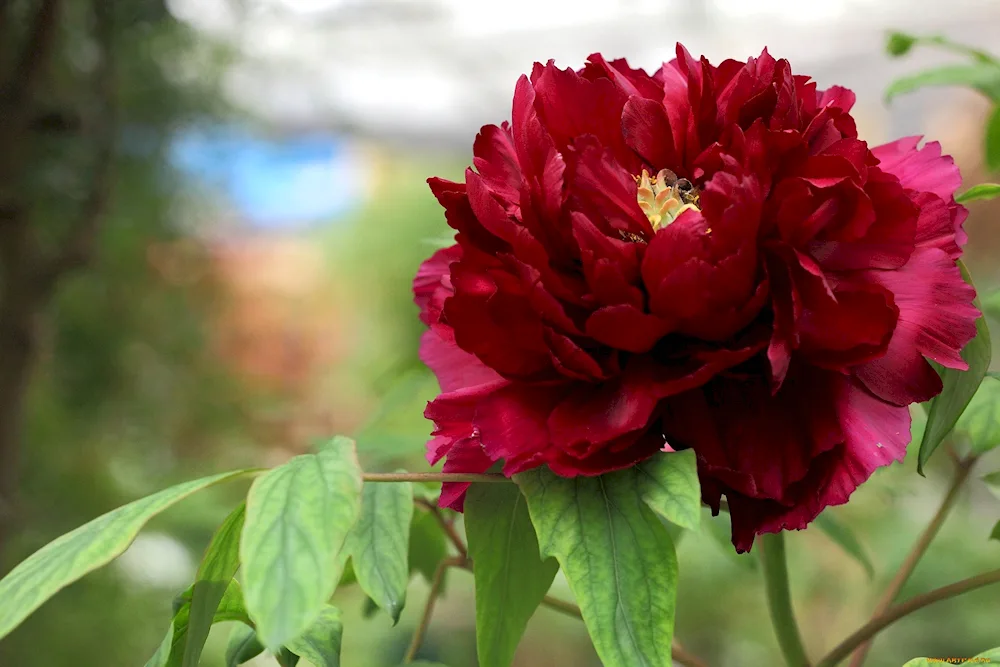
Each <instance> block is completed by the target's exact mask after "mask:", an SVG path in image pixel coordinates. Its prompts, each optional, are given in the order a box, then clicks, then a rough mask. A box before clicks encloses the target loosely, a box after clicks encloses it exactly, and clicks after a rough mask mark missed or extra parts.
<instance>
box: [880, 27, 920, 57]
mask: <svg viewBox="0 0 1000 667" xmlns="http://www.w3.org/2000/svg"><path fill="white" fill-rule="evenodd" d="M916 43H917V39H916V38H915V37H913V36H912V35H907V34H905V33H902V32H894V33H891V34H890V35H889V39H888V41H887V42H886V45H885V50H886V51H887V52H888V53H889V55H891V56H897V57H898V56H903V55H906V54H907V53H909V52H910V49H912V48H913V45H914V44H916Z"/></svg>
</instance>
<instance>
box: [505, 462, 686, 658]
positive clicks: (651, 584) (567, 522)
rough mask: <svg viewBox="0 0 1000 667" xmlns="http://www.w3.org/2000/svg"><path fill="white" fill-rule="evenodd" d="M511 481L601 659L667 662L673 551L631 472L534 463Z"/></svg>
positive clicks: (542, 550) (674, 567)
mask: <svg viewBox="0 0 1000 667" xmlns="http://www.w3.org/2000/svg"><path fill="white" fill-rule="evenodd" d="M515 481H516V482H517V484H518V486H520V487H521V491H522V492H523V493H524V496H525V498H527V500H528V511H529V513H530V515H531V521H532V523H533V524H534V526H535V530H536V532H537V534H538V542H539V547H540V553H541V555H542V556H543V557H554V558H556V559H557V560H558V561H559V564H560V566H562V569H563V573H564V574H565V575H566V579H567V581H568V582H569V585H570V588H571V589H572V590H573V593H574V595H575V596H576V599H577V602H578V603H579V605H580V610H581V611H582V612H583V620H584V623H585V624H586V626H587V630H588V632H589V633H590V637H591V639H592V641H593V643H594V648H596V649H597V655H598V656H600V658H601V660H602V662H603V663H604V664H605V665H607V666H608V667H670V665H671V657H670V653H671V649H670V646H671V641H672V638H673V627H674V605H675V602H676V593H677V557H676V554H675V553H674V545H673V543H672V542H671V541H670V536H669V535H668V534H667V531H666V530H665V529H664V528H663V525H662V524H661V523H660V521H659V519H658V518H657V517H656V515H655V514H653V512H652V511H651V510H650V509H649V508H648V507H647V506H646V504H645V502H643V500H642V495H641V490H640V484H639V480H638V477H637V475H636V473H635V471H633V470H625V471H621V472H617V473H611V474H608V475H602V476H601V477H577V478H574V479H565V478H562V477H558V476H556V475H554V474H552V473H551V472H550V471H549V470H547V469H536V470H531V471H528V472H524V473H521V474H519V475H516V476H515Z"/></svg>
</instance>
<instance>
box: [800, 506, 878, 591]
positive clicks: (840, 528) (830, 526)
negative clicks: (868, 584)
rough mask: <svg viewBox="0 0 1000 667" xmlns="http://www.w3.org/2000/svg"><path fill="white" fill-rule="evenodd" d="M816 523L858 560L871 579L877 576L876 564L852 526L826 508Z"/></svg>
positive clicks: (835, 542)
mask: <svg viewBox="0 0 1000 667" xmlns="http://www.w3.org/2000/svg"><path fill="white" fill-rule="evenodd" d="M815 523H816V527H817V528H819V529H820V530H822V531H823V532H824V533H826V536H827V537H829V538H830V539H831V540H833V542H834V544H836V545H837V546H839V547H840V548H841V549H843V550H844V551H845V552H846V553H847V555H848V556H851V557H852V558H854V560H856V561H858V563H859V564H860V565H861V567H863V568H864V569H865V572H866V573H867V574H868V578H869V579H872V578H874V577H875V566H874V565H872V561H871V559H870V558H869V557H868V553H867V552H866V551H865V548H864V547H863V546H861V542H859V541H858V538H857V536H856V535H855V534H854V531H852V530H851V528H850V526H847V525H846V524H843V523H841V522H840V521H838V520H837V518H836V517H835V516H833V515H832V514H831V513H830V510H826V511H825V512H823V513H822V514H820V515H819V516H818V517H816V520H815Z"/></svg>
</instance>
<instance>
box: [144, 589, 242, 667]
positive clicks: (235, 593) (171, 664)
mask: <svg viewBox="0 0 1000 667" xmlns="http://www.w3.org/2000/svg"><path fill="white" fill-rule="evenodd" d="M193 593H194V586H192V587H191V588H188V589H187V590H186V591H184V593H182V594H181V595H180V597H179V598H178V602H179V603H180V604H179V605H178V606H177V608H176V609H177V610H176V611H175V612H174V618H173V620H172V621H171V622H170V629H169V630H167V635H166V637H164V638H163V642H162V643H161V644H160V646H159V648H158V649H157V650H156V653H154V654H153V657H152V658H150V659H149V661H148V662H146V667H180V666H181V663H182V661H183V659H184V646H185V644H186V643H187V638H188V630H189V623H190V619H191V600H192V598H193ZM225 621H239V622H240V623H244V624H250V617H249V616H248V615H247V612H246V607H245V606H244V605H243V592H242V590H241V589H240V585H239V582H237V581H236V580H235V579H233V580H231V581H230V582H229V585H228V586H227V587H226V590H225V592H224V593H223V595H222V598H221V599H220V600H219V604H218V607H217V608H216V609H215V613H214V614H213V616H212V623H223V622H225Z"/></svg>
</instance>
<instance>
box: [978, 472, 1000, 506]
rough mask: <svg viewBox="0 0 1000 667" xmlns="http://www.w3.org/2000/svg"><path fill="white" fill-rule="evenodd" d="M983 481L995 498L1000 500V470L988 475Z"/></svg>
mask: <svg viewBox="0 0 1000 667" xmlns="http://www.w3.org/2000/svg"><path fill="white" fill-rule="evenodd" d="M981 479H982V480H983V483H984V484H986V488H988V489H989V490H990V492H991V493H992V494H993V495H994V496H996V497H997V498H998V499H1000V470H998V471H997V472H991V473H989V474H988V475H983V476H982V478H981Z"/></svg>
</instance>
